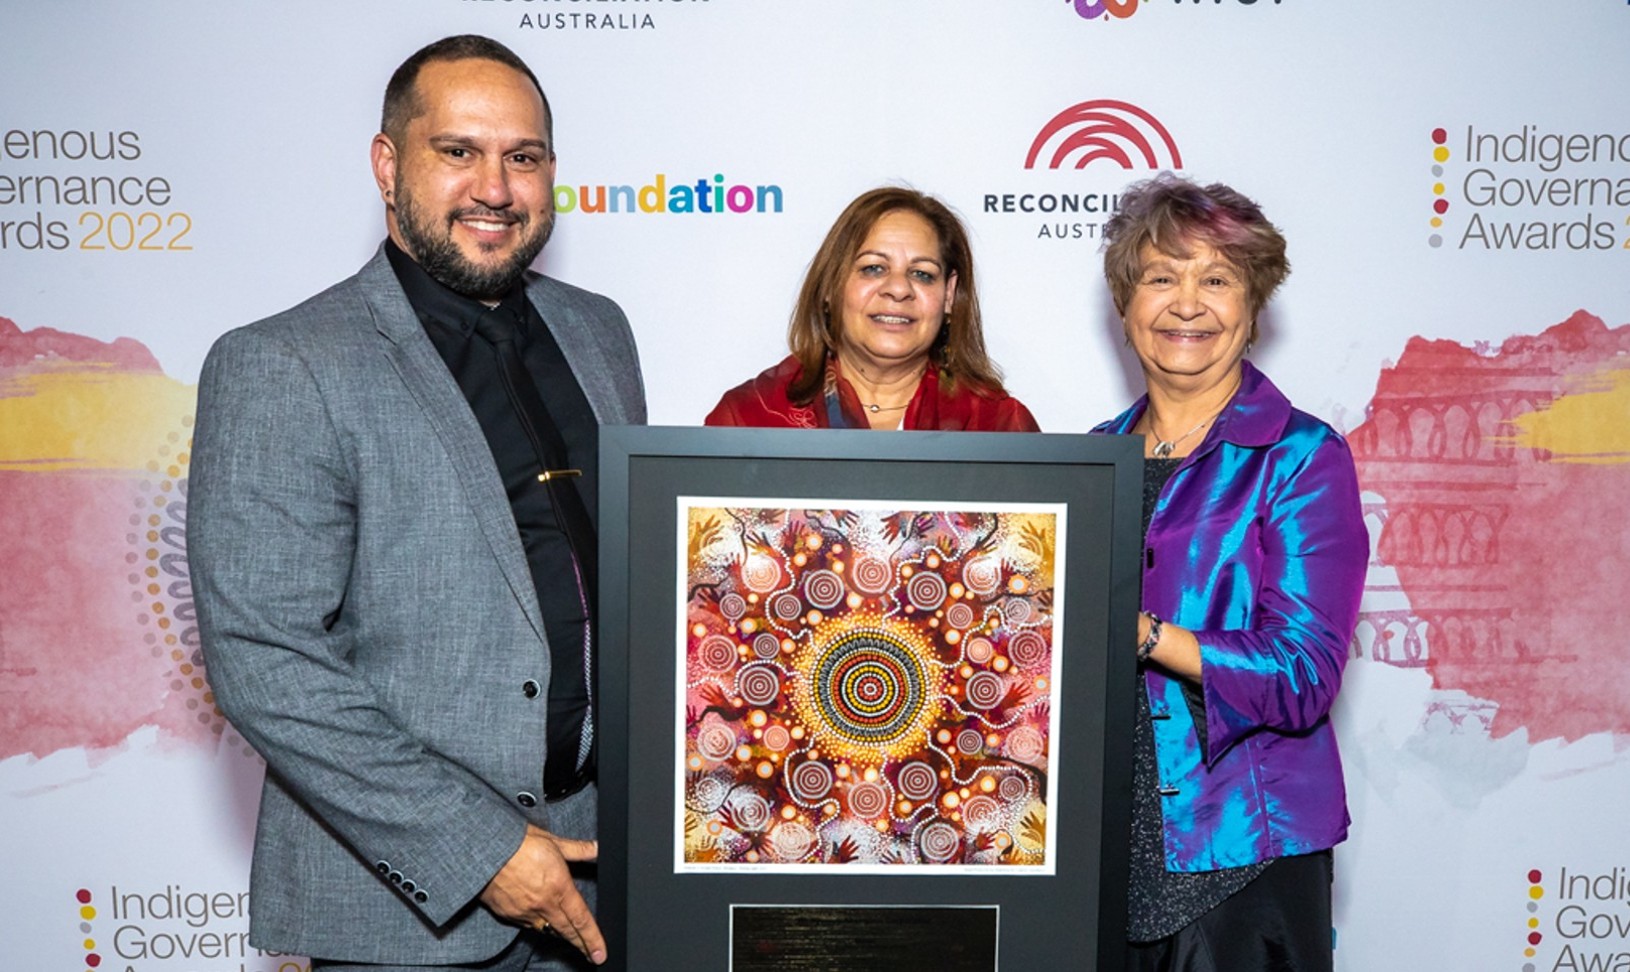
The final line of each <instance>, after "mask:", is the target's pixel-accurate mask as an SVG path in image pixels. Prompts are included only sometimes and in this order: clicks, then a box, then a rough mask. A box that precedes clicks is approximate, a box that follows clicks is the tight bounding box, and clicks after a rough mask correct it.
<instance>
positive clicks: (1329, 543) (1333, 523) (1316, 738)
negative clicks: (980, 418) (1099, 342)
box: [1093, 362, 1369, 871]
mask: <svg viewBox="0 0 1630 972" xmlns="http://www.w3.org/2000/svg"><path fill="white" fill-rule="evenodd" d="M1242 367H1243V368H1244V380H1243V382H1242V383H1241V385H1240V389H1239V391H1238V392H1237V393H1236V394H1235V395H1234V400H1233V401H1232V402H1231V403H1230V404H1229V405H1228V407H1227V408H1226V409H1224V410H1223V412H1222V414H1221V415H1219V416H1218V418H1217V421H1216V422H1215V423H1214V424H1213V425H1212V427H1211V430H1210V431H1209V432H1208V433H1207V434H1206V437H1205V440H1204V441H1203V442H1201V443H1200V446H1199V448H1197V449H1195V450H1194V452H1193V453H1192V454H1191V455H1190V456H1189V457H1188V458H1187V459H1185V460H1184V461H1183V463H1182V464H1181V465H1180V466H1179V467H1178V469H1177V471H1176V472H1175V473H1173V474H1172V478H1171V480H1170V481H1169V482H1168V483H1167V484H1166V488H1165V490H1164V491H1163V492H1162V493H1161V496H1160V501H1159V503H1158V505H1157V506H1156V508H1155V511H1154V517H1153V519H1152V520H1151V521H1150V523H1149V536H1148V541H1147V543H1146V545H1145V550H1144V562H1143V606H1144V609H1145V610H1147V611H1152V612H1153V613H1154V614H1156V615H1158V616H1159V617H1161V618H1164V619H1166V620H1168V621H1171V622H1172V623H1174V624H1178V625H1181V626H1182V627H1184V628H1188V629H1189V630H1191V631H1193V632H1194V635H1195V637H1196V638H1198V639H1199V642H1200V654H1201V661H1202V673H1201V683H1202V693H1203V695H1204V697H1205V722H1206V725H1205V730H1206V732H1205V734H1206V740H1205V741H1206V745H1205V748H1204V752H1202V751H1201V745H1200V738H1199V735H1198V734H1197V733H1196V732H1195V725H1194V720H1193V717H1192V716H1191V715H1190V710H1189V707H1188V706H1187V705H1186V704H1185V702H1184V699H1183V691H1182V686H1181V684H1180V683H1179V680H1178V679H1176V678H1174V677H1170V676H1168V675H1166V674H1164V673H1163V672H1162V671H1161V670H1159V669H1158V668H1153V667H1152V668H1151V669H1150V670H1148V671H1147V673H1146V674H1145V675H1144V678H1145V679H1146V681H1147V684H1148V689H1149V706H1150V714H1151V716H1152V718H1153V725H1154V735H1155V759H1156V762H1157V763H1158V764H1159V767H1160V785H1161V794H1162V801H1161V804H1162V810H1163V812H1164V816H1165V835H1166V867H1167V868H1168V869H1169V870H1173V871H1209V870H1215V869H1217V868H1222V867H1237V866H1240V865H1243V864H1250V863H1253V862H1256V861H1261V860H1266V859H1268V858H1273V857H1285V856H1289V855H1292V854H1306V853H1309V852H1312V851H1317V850H1323V849H1324V848H1327V847H1331V846H1333V845H1335V844H1336V843H1338V842H1340V841H1341V840H1342V839H1344V838H1345V837H1346V836H1347V825H1348V823H1349V822H1350V818H1349V817H1348V815H1347V798H1346V789H1345V787H1344V785H1343V783H1342V776H1341V757H1340V755H1339V754H1338V753H1337V751H1336V735H1335V732H1334V730H1333V729H1332V728H1331V726H1330V704H1331V702H1333V701H1334V700H1335V697H1336V690H1337V689H1338V688H1339V687H1340V686H1341V671H1342V666H1343V665H1344V664H1345V663H1346V661H1347V650H1348V643H1349V642H1350V641H1351V639H1352V636H1353V628H1354V625H1355V624H1356V623H1357V620H1358V604H1359V598H1360V596H1361V595H1362V593H1363V589H1364V571H1365V566H1366V564H1367V563H1368V560H1369V535H1368V532H1367V530H1366V529H1365V526H1364V518H1363V514H1362V512H1361V510H1360V507H1359V498H1358V478H1357V475H1356V474H1355V472H1354V469H1353V458H1352V453H1351V452H1350V451H1349V450H1348V448H1347V443H1346V441H1345V440H1344V439H1342V437H1341V436H1340V434H1338V433H1337V432H1336V431H1335V430H1334V429H1332V428H1330V426H1328V425H1326V424H1325V423H1323V422H1321V421H1319V420H1318V419H1316V418H1314V417H1312V416H1311V415H1308V414H1306V413H1305V412H1300V411H1297V410H1296V409H1294V408H1292V407H1291V404H1290V401H1289V400H1288V399H1287V398H1285V396H1284V394H1283V393H1281V392H1280V391H1279V389H1278V388H1275V387H1274V385H1273V383H1272V382H1270V381H1268V379H1267V378H1266V377H1265V376H1264V375H1263V374H1262V373H1261V372H1260V371H1257V370H1256V368H1254V367H1252V366H1251V364H1250V362H1243V363H1242ZM1147 405H1148V398H1147V396H1145V397H1144V398H1141V399H1139V400H1138V401H1137V403H1136V404H1134V405H1133V406H1132V407H1131V408H1130V409H1128V410H1127V411H1126V412H1123V413H1122V414H1121V415H1119V416H1117V417H1116V418H1115V419H1113V420H1111V421H1109V422H1106V423H1104V424H1103V425H1100V426H1098V427H1097V428H1096V429H1094V430H1093V431H1094V432H1110V433H1126V432H1130V431H1131V429H1132V426H1133V425H1134V424H1135V423H1136V422H1137V420H1138V417H1139V416H1141V415H1142V414H1143V411H1144V409H1145V408H1146V407H1147Z"/></svg>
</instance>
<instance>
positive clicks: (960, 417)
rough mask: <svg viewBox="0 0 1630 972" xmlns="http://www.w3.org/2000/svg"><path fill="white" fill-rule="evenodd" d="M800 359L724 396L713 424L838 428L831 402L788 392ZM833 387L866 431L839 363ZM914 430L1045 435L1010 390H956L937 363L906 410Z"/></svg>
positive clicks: (849, 419) (831, 373)
mask: <svg viewBox="0 0 1630 972" xmlns="http://www.w3.org/2000/svg"><path fill="white" fill-rule="evenodd" d="M799 371H800V367H799V364H798V359H797V358H794V357H793V356H791V355H788V356H787V357H786V359H785V360H783V361H782V362H781V363H780V364H778V365H776V366H775V367H773V368H769V369H766V370H765V371H762V372H760V373H759V375H758V377H756V378H753V379H751V380H749V381H745V382H743V383H741V384H740V385H737V386H736V387H734V388H732V389H730V390H729V391H727V392H725V393H724V397H723V398H721V399H719V404H717V405H715V406H713V411H711V412H709V413H708V414H707V419H706V423H707V424H708V425H730V426H744V427H751V428H798V429H824V428H830V427H832V423H831V422H830V421H829V420H828V415H827V408H826V405H827V398H826V396H823V395H817V396H815V398H814V399H813V400H812V401H810V403H809V404H807V405H796V404H794V403H793V402H792V400H791V399H790V398H788V397H787V389H788V388H789V387H790V386H791V385H792V382H793V379H795V378H797V377H798V373H799ZM827 382H828V387H829V388H830V387H832V386H833V383H835V386H836V389H837V402H838V405H839V406H840V408H841V409H842V413H843V419H844V423H845V425H847V426H848V427H850V428H857V429H864V428H869V427H870V425H869V423H868V422H867V421H866V411H865V409H864V408H863V407H862V406H861V404H860V397H859V396H858V395H856V394H855V389H854V387H853V386H851V385H850V384H849V382H847V381H845V380H844V379H843V376H842V375H841V374H840V373H839V372H838V363H837V361H836V360H835V359H828V366H827ZM901 427H902V428H904V429H909V430H912V431H953V432H954V431H963V432H1040V431H1041V427H1040V426H1038V425H1036V420H1035V418H1034V417H1032V416H1031V414H1030V410H1029V409H1028V408H1025V407H1024V405H1023V404H1022V403H1021V402H1020V401H1019V400H1018V399H1017V398H1014V397H1013V396H1011V395H1009V394H1007V393H1006V392H997V393H995V394H992V395H989V396H986V395H981V394H979V393H978V392H976V391H974V390H973V389H971V388H969V387H968V385H967V383H966V382H962V383H959V384H958V385H957V387H956V390H955V391H950V392H947V391H944V390H942V389H941V387H940V380H939V372H938V371H937V370H936V369H935V368H934V366H933V365H932V364H930V365H929V366H928V370H927V371H925V372H924V373H923V377H922V381H921V382H919V383H918V384H917V393H916V394H915V395H913V396H912V398H911V403H910V404H909V405H907V406H906V415H905V420H904V422H903V423H902V425H901Z"/></svg>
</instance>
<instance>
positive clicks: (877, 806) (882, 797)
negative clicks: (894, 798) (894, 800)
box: [849, 780, 889, 820]
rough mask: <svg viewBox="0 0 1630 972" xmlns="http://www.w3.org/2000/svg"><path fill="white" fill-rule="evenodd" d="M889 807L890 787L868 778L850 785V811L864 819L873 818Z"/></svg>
mask: <svg viewBox="0 0 1630 972" xmlns="http://www.w3.org/2000/svg"><path fill="white" fill-rule="evenodd" d="M888 808H889V790H888V787H886V786H884V785H883V784H881V783H879V782H877V781H876V780H867V781H865V782H862V783H856V784H854V785H853V786H851V787H849V812H850V813H852V814H854V815H855V816H857V817H860V818H861V819H863V820H873V819H875V818H877V817H880V816H882V815H883V813H884V812H885V811H887V810H888Z"/></svg>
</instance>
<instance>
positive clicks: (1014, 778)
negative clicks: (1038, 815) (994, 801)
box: [996, 773, 1030, 803]
mask: <svg viewBox="0 0 1630 972" xmlns="http://www.w3.org/2000/svg"><path fill="white" fill-rule="evenodd" d="M996 792H997V794H999V795H1000V796H1001V798H1002V799H1004V800H1006V801H1007V802H1009V803H1017V802H1019V801H1020V800H1023V799H1024V798H1025V797H1027V796H1029V795H1030V784H1029V783H1027V782H1025V778H1024V777H1022V776H1020V775H1019V774H1017V773H1012V774H1009V775H1008V776H1004V777H1002V782H1000V783H998V784H996Z"/></svg>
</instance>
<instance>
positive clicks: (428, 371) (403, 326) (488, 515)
mask: <svg viewBox="0 0 1630 972" xmlns="http://www.w3.org/2000/svg"><path fill="white" fill-rule="evenodd" d="M357 279H358V280H359V281H360V283H361V285H362V296H363V299H364V300H365V301H366V302H367V305H368V309H369V312H370V313H371V314H372V315H373V320H374V326H375V327H376V328H377V329H378V331H379V333H380V335H382V336H383V337H384V338H385V341H386V344H385V357H386V359H387V360H389V361H390V363H391V366H392V367H393V368H395V369H396V373H397V374H398V375H399V376H401V379H402V383H403V384H404V385H406V386H407V388H408V391H409V392H410V393H411V394H412V395H413V398H414V400H415V401H417V402H418V403H419V407H420V408H421V409H423V411H424V415H425V419H426V420H427V421H428V422H429V423H430V426H431V428H433V429H435V431H436V437H437V438H439V439H440V440H441V444H442V447H443V448H445V449H446V450H447V455H448V458H449V459H451V460H452V463H453V469H454V472H455V474H456V475H457V476H458V478H459V481H460V483H461V484H462V485H463V487H464V495H465V497H466V498H467V499H468V500H469V503H470V509H471V510H472V511H473V512H474V513H475V517H476V522H477V523H478V524H480V527H481V533H482V535H483V536H485V537H486V539H487V544H488V546H490V547H491V548H492V552H493V556H494V557H495V558H497V560H498V567H499V569H500V570H502V571H503V574H504V579H505V581H507V582H508V584H509V589H510V591H511V592H512V593H513V594H514V595H515V599H516V600H517V601H519V602H520V604H521V610H522V611H524V612H525V613H526V619H527V621H528V622H529V623H530V624H531V625H532V629H533V631H535V632H537V635H538V638H539V639H540V640H541V639H542V638H543V636H544V635H543V618H542V616H541V613H540V611H539V608H538V596H537V592H536V591H534V590H533V587H532V575H531V572H530V571H529V569H528V567H527V563H526V551H525V550H524V549H523V548H522V547H521V538H520V534H519V533H518V532H517V531H516V529H515V514H514V512H513V511H512V510H511V509H510V506H509V497H508V496H507V495H506V494H505V492H504V484H503V482H502V481H501V480H500V479H499V477H498V468H497V466H496V465H494V463H493V459H492V448H491V447H490V446H488V445H487V439H486V436H485V435H483V434H482V432H481V425H480V423H478V422H477V421H476V420H475V414H474V413H473V412H471V411H470V406H469V403H468V402H466V401H465V400H464V394H463V392H461V391H459V387H458V383H457V382H455V381H454V380H453V376H452V374H451V373H450V372H448V370H447V365H446V363H445V362H443V361H442V359H441V355H440V354H438V353H437V352H436V347H435V345H433V344H431V343H430V338H429V337H428V336H426V334H425V333H424V328H423V327H422V326H420V324H419V319H418V317H417V316H416V315H415V314H414V313H413V306H412V305H411V304H409V303H408V299H407V295H406V294H404V293H403V292H402V287H401V285H400V284H399V283H397V280H396V274H395V272H394V271H393V270H391V266H390V261H389V260H388V259H387V258H386V256H385V251H384V249H383V248H381V249H380V251H379V252H378V253H376V254H375V255H374V258H373V259H372V260H370V261H368V263H367V265H366V266H364V267H363V268H362V271H361V272H360V273H359V274H358V275H357Z"/></svg>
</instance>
